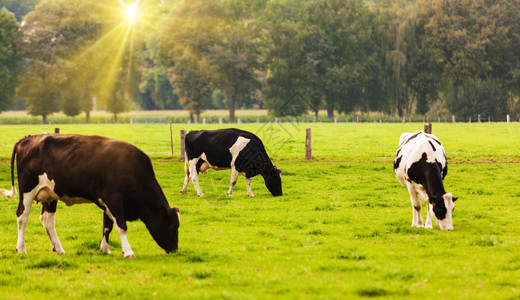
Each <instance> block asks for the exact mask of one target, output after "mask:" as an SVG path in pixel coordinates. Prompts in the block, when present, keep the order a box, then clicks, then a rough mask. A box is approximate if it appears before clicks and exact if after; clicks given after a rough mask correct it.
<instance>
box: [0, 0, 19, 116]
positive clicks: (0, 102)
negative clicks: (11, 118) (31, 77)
mask: <svg viewBox="0 0 520 300" xmlns="http://www.w3.org/2000/svg"><path fill="white" fill-rule="evenodd" d="M20 38H21V35H20V32H19V31H18V24H17V23H16V19H15V18H14V16H13V14H12V13H10V12H8V11H7V10H6V9H5V8H4V9H0V112H2V111H4V110H6V109H8V108H9V107H10V106H11V105H12V104H13V103H14V101H13V99H14V94H15V88H16V84H17V81H18V74H19V73H20V60H21V53H20V51H21V50H20V42H21V40H20Z"/></svg>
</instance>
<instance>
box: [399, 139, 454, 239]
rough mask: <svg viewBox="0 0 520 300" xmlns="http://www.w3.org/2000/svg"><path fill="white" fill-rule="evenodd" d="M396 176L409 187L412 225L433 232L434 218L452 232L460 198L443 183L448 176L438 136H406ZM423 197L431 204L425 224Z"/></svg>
mask: <svg viewBox="0 0 520 300" xmlns="http://www.w3.org/2000/svg"><path fill="white" fill-rule="evenodd" d="M394 173H395V176H396V177H397V179H398V180H399V182H400V183H401V184H402V185H404V186H406V188H407V189H408V192H409V193H410V199H411V201H412V208H413V219H412V226H416V227H423V226H425V227H426V228H429V229H432V228H433V227H432V221H431V219H432V217H433V218H434V219H435V222H436V223H437V225H439V227H440V228H441V229H442V230H453V223H452V220H451V215H452V212H453V209H454V208H455V205H454V203H453V202H454V201H455V200H457V198H455V197H453V196H452V194H451V193H446V191H445V190H444V185H443V183H442V181H443V179H444V177H446V174H447V173H448V163H447V161H446V153H445V152H444V148H443V147H442V145H441V143H440V142H439V140H438V139H437V137H436V136H435V135H433V134H427V133H424V132H422V131H419V132H416V133H403V134H402V135H401V137H400V138H399V148H398V149H397V152H396V154H395V160H394ZM419 198H421V199H422V200H423V201H424V202H426V203H428V214H427V218H426V224H425V225H423V220H422V218H421V201H419Z"/></svg>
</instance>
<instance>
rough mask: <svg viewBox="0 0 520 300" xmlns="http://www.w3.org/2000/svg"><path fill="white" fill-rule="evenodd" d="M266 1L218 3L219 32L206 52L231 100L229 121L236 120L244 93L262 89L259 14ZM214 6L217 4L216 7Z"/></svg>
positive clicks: (215, 77)
mask: <svg viewBox="0 0 520 300" xmlns="http://www.w3.org/2000/svg"><path fill="white" fill-rule="evenodd" d="M263 5H265V3H264V1H261V0H259V1H238V0H228V1H222V3H215V7H218V9H217V10H220V11H221V12H222V14H220V15H219V16H218V19H220V20H218V22H217V23H216V24H215V25H216V26H215V28H216V30H215V36H214V37H213V43H212V44H211V46H210V47H209V51H208V52H206V53H205V57H207V61H208V63H209V65H210V66H211V72H210V76H211V81H212V84H213V86H214V87H215V88H217V89H219V90H221V91H222V92H224V93H225V94H226V95H227V97H228V100H229V122H230V123H234V122H235V105H236V101H237V98H238V97H244V96H248V95H250V94H252V93H253V92H254V91H255V90H258V89H260V87H261V86H260V78H259V77H260V74H259V71H260V70H261V69H262V68H263V66H262V63H261V57H260V43H261V39H260V33H261V30H262V24H260V23H259V22H258V19H257V15H259V14H260V12H261V9H263ZM215 7H214V8H215Z"/></svg>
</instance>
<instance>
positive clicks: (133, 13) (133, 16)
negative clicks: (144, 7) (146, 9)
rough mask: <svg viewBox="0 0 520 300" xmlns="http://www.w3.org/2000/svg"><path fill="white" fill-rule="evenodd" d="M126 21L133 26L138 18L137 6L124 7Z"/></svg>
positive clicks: (134, 4) (135, 4)
mask: <svg viewBox="0 0 520 300" xmlns="http://www.w3.org/2000/svg"><path fill="white" fill-rule="evenodd" d="M125 14H126V19H127V21H128V22H129V23H130V24H132V25H134V24H135V23H136V22H137V19H138V18H139V6H138V5H137V2H136V3H133V4H130V5H127V6H126V9H125Z"/></svg>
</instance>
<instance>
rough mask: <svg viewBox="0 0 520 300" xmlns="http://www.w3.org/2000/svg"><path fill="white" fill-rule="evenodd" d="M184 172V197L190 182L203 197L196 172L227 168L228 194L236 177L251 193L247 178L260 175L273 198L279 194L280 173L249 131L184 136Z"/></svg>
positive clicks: (190, 133)
mask: <svg viewBox="0 0 520 300" xmlns="http://www.w3.org/2000/svg"><path fill="white" fill-rule="evenodd" d="M185 142H186V160H185V164H184V171H185V173H186V176H185V179H184V185H183V187H182V190H181V193H183V194H185V193H186V190H187V189H188V183H189V181H190V180H191V181H192V182H193V185H194V186H195V189H196V190H197V195H199V196H204V194H203V193H202V191H201V189H200V187H199V172H200V173H206V171H207V170H208V169H215V170H224V169H231V184H230V186H229V190H228V193H227V194H228V195H229V196H231V195H232V194H233V186H234V185H235V183H236V182H237V179H238V175H239V174H242V175H243V176H244V177H245V179H246V185H247V195H248V196H249V197H254V195H253V192H252V191H251V178H252V177H254V176H256V175H258V174H260V175H262V177H263V178H264V181H265V186H266V187H267V189H268V190H269V191H270V192H271V194H272V195H273V196H280V195H282V194H283V193H282V179H281V178H282V172H281V171H280V170H279V169H278V168H276V166H274V165H273V163H272V162H271V159H270V158H269V156H268V155H267V152H266V151H265V148H264V144H263V143H262V141H261V140H260V138H258V137H257V136H256V135H254V134H253V133H251V132H248V131H244V130H240V129H236V128H228V129H218V130H198V131H190V132H189V133H188V134H187V135H186V139H185Z"/></svg>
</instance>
